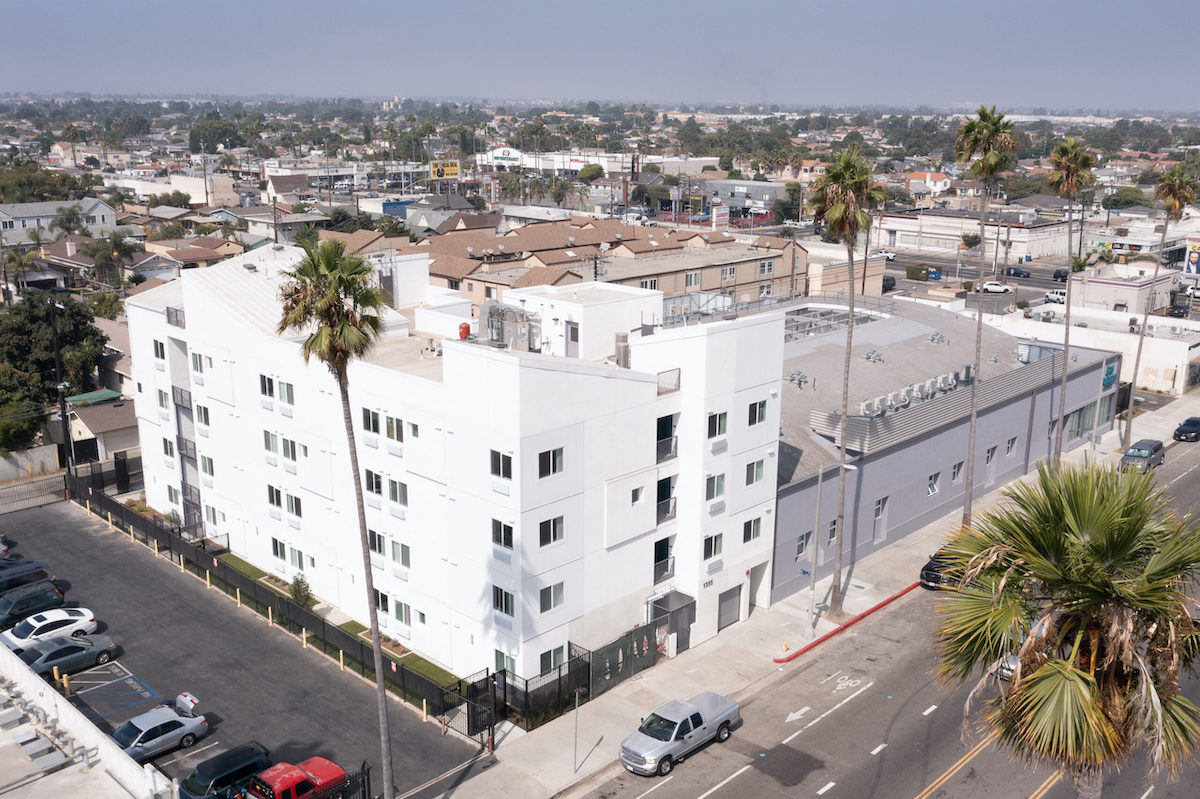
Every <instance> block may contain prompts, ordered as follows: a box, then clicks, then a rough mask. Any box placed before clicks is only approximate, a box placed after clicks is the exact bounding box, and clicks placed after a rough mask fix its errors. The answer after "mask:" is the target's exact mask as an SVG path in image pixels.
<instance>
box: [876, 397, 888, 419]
mask: <svg viewBox="0 0 1200 799" xmlns="http://www.w3.org/2000/svg"><path fill="white" fill-rule="evenodd" d="M885 410H887V397H876V398H875V415H876V416H879V415H881V414H882V413H883V412H884V411H885Z"/></svg>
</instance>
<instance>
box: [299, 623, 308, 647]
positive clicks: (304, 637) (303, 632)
mask: <svg viewBox="0 0 1200 799" xmlns="http://www.w3.org/2000/svg"><path fill="white" fill-rule="evenodd" d="M300 643H302V644H304V648H305V649H308V628H307V627H301V628H300Z"/></svg>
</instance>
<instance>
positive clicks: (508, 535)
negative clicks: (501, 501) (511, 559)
mask: <svg viewBox="0 0 1200 799" xmlns="http://www.w3.org/2000/svg"><path fill="white" fill-rule="evenodd" d="M492 543H493V544H495V545H496V546H499V547H504V548H505V549H512V548H513V534H512V525H511V524H505V523H504V522H502V521H500V520H499V519H492Z"/></svg>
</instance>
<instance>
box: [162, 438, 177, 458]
mask: <svg viewBox="0 0 1200 799" xmlns="http://www.w3.org/2000/svg"><path fill="white" fill-rule="evenodd" d="M163 454H164V455H166V456H167V457H168V458H174V457H175V442H174V441H172V440H171V439H169V438H164V439H163Z"/></svg>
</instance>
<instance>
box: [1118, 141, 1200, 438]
mask: <svg viewBox="0 0 1200 799" xmlns="http://www.w3.org/2000/svg"><path fill="white" fill-rule="evenodd" d="M1197 190H1200V182H1198V181H1197V180H1196V175H1195V173H1193V172H1192V171H1191V170H1189V169H1187V168H1186V167H1184V165H1183V164H1176V165H1175V166H1173V167H1171V168H1170V169H1168V170H1167V171H1166V172H1164V173H1163V174H1162V176H1161V177H1159V179H1158V185H1157V186H1155V187H1154V199H1155V200H1157V201H1158V202H1159V203H1161V204H1162V207H1163V211H1164V212H1165V213H1166V218H1165V219H1164V220H1163V226H1162V237H1161V238H1160V239H1159V240H1158V257H1157V258H1155V259H1154V277H1153V278H1151V280H1150V293H1149V294H1148V295H1147V296H1146V309H1145V311H1143V313H1142V326H1141V330H1139V331H1138V345H1137V354H1136V355H1134V358H1133V385H1132V386H1131V389H1132V390H1134V391H1136V390H1137V379H1138V369H1140V368H1141V365H1142V345H1143V344H1144V343H1145V341H1146V323H1147V322H1149V321H1150V310H1151V309H1150V304H1151V298H1153V297H1154V291H1155V289H1156V288H1158V270H1159V269H1160V268H1161V267H1162V253H1163V248H1164V247H1166V246H1167V225H1168V224H1169V223H1170V222H1171V220H1172V219H1174V220H1176V221H1178V220H1179V218H1180V217H1181V216H1183V207H1184V206H1185V205H1191V204H1192V203H1194V202H1196V192H1197ZM1125 413H1126V417H1127V418H1126V419H1125V439H1124V441H1122V446H1123V447H1124V448H1125V449H1129V440H1130V433H1131V431H1132V430H1133V395H1132V394H1131V395H1130V399H1129V408H1128V409H1127V410H1126V412H1125Z"/></svg>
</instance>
